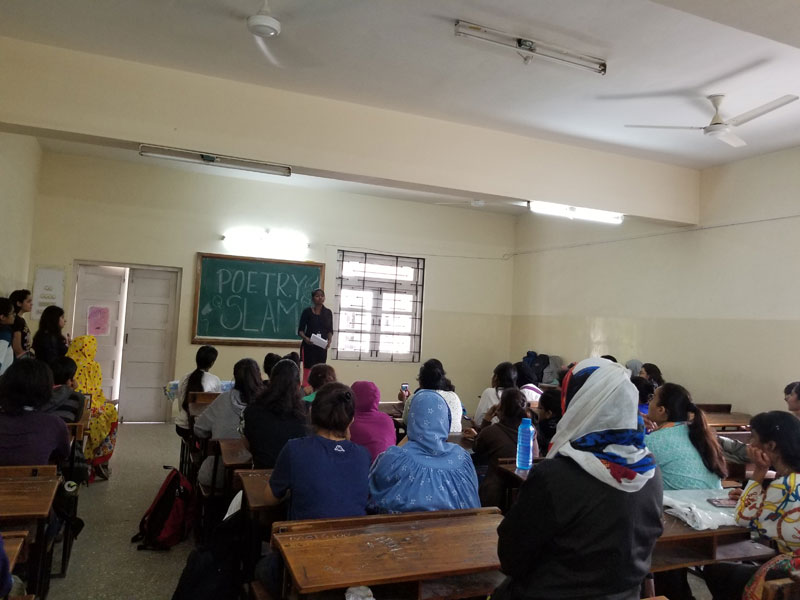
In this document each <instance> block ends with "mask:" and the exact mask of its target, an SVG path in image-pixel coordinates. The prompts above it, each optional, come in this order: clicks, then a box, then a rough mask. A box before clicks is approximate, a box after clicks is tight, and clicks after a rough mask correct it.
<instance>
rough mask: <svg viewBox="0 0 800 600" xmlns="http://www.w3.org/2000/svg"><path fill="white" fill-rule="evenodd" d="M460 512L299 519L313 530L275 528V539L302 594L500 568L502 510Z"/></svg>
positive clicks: (297, 591) (295, 587)
mask: <svg viewBox="0 0 800 600" xmlns="http://www.w3.org/2000/svg"><path fill="white" fill-rule="evenodd" d="M458 512H462V511H437V512H431V513H427V514H424V513H406V514H404V515H377V516H371V517H370V516H368V517H356V518H353V519H328V520H322V521H323V522H321V523H316V524H315V523H312V522H310V521H305V522H304V521H299V522H297V524H299V526H301V527H302V525H303V524H310V525H309V526H310V527H312V528H313V529H312V530H306V531H286V532H283V533H280V532H278V533H273V536H272V538H273V545H274V546H276V547H277V548H278V550H279V551H280V552H281V554H282V555H283V557H284V560H285V563H286V568H287V569H288V571H289V573H290V574H291V578H292V585H293V589H294V592H295V593H299V594H308V593H313V592H322V591H326V590H334V589H343V588H347V587H350V586H353V585H367V586H370V585H382V584H392V583H401V582H406V581H410V582H421V581H424V580H430V579H437V578H442V577H447V576H454V575H465V574H474V573H482V572H486V571H492V572H493V571H497V569H499V568H500V560H499V559H498V557H497V526H498V525H499V524H500V521H501V520H502V515H500V514H499V512H498V511H491V512H490V511H463V512H462V514H457V513H458ZM325 521H327V524H326V523H325ZM297 524H296V525H294V527H295V528H296V527H298V525H297ZM279 525H284V524H276V525H275V528H277V527H278V526H279ZM290 527H291V526H290ZM418 589H419V590H420V592H419V593H418V594H417V595H418V596H421V595H422V594H421V588H418ZM488 591H491V590H488ZM482 593H486V591H482Z"/></svg>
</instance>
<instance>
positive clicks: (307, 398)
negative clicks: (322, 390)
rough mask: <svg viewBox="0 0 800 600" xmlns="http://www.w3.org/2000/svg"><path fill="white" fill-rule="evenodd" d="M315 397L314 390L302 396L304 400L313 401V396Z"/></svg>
mask: <svg viewBox="0 0 800 600" xmlns="http://www.w3.org/2000/svg"><path fill="white" fill-rule="evenodd" d="M316 397H317V392H316V391H314V392H311V393H310V394H309V395H308V396H303V400H305V401H306V402H313V401H314V398H316Z"/></svg>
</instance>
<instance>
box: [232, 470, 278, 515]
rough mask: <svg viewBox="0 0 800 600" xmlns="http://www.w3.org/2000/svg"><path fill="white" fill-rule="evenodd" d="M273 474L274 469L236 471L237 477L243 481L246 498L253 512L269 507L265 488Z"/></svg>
mask: <svg viewBox="0 0 800 600" xmlns="http://www.w3.org/2000/svg"><path fill="white" fill-rule="evenodd" d="M270 475H272V469H252V470H250V471H236V477H239V478H240V479H241V481H242V490H243V491H244V500H245V501H246V502H247V507H248V509H249V510H250V511H251V512H258V511H262V510H266V509H267V508H269V506H267V504H266V503H265V502H264V490H265V489H266V488H267V482H268V481H269V477H270Z"/></svg>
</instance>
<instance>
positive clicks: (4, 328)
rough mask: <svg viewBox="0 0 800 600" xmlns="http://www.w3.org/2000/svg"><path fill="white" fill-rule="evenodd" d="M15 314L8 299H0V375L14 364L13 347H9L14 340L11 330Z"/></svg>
mask: <svg viewBox="0 0 800 600" xmlns="http://www.w3.org/2000/svg"><path fill="white" fill-rule="evenodd" d="M15 319H16V314H15V313H14V305H13V304H12V303H11V300H9V299H8V298H0V375H2V374H3V373H5V371H6V369H8V367H10V366H11V363H12V362H14V347H13V346H12V345H11V342H12V340H13V339H14V331H13V329H12V327H13V325H14V320H15Z"/></svg>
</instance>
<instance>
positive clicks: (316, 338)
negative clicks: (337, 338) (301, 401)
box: [297, 288, 333, 385]
mask: <svg viewBox="0 0 800 600" xmlns="http://www.w3.org/2000/svg"><path fill="white" fill-rule="evenodd" d="M311 301H312V305H311V306H309V307H308V308H306V309H305V310H304V311H303V314H301V315H300V324H299V325H298V326H297V330H298V331H297V333H298V335H299V336H300V337H301V338H303V342H302V343H301V344H300V356H301V357H302V359H303V385H306V384H307V383H308V374H309V372H310V371H311V367H313V366H314V365H318V364H320V363H324V362H326V361H327V359H328V348H330V347H331V338H332V337H333V313H332V312H331V311H330V309H328V308H325V292H324V291H322V289H321V288H317V289H316V290H314V291H313V292H311ZM312 337H313V339H312Z"/></svg>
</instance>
